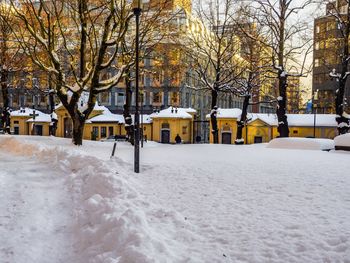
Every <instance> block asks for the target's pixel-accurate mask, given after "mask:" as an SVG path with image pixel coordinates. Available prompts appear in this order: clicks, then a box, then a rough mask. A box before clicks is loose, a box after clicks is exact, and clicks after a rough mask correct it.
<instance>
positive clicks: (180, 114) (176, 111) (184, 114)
mask: <svg viewBox="0 0 350 263" xmlns="http://www.w3.org/2000/svg"><path fill="white" fill-rule="evenodd" d="M189 112H190V113H194V112H197V111H196V110H194V109H192V108H174V107H169V108H167V109H165V110H161V111H160V112H158V113H152V114H151V116H150V117H151V118H152V119H155V118H178V119H192V115H191V114H189Z"/></svg>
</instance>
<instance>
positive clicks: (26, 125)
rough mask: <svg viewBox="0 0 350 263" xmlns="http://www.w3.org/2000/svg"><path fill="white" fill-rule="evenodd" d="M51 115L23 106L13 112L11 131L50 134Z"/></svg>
mask: <svg viewBox="0 0 350 263" xmlns="http://www.w3.org/2000/svg"><path fill="white" fill-rule="evenodd" d="M50 123H51V117H50V115H49V114H45V113H43V112H41V111H38V110H34V109H30V108H21V109H20V110H16V111H12V112H11V131H12V132H13V134H16V135H39V136H41V135H43V136H48V135H49V129H50Z"/></svg>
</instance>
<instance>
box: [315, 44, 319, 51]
mask: <svg viewBox="0 0 350 263" xmlns="http://www.w3.org/2000/svg"><path fill="white" fill-rule="evenodd" d="M319 49H320V42H316V43H315V50H319Z"/></svg>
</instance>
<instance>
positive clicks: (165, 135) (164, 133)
mask: <svg viewBox="0 0 350 263" xmlns="http://www.w3.org/2000/svg"><path fill="white" fill-rule="evenodd" d="M161 135H162V137H161V143H170V130H162V132H161Z"/></svg>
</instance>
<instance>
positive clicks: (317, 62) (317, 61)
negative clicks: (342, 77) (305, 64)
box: [314, 58, 320, 67]
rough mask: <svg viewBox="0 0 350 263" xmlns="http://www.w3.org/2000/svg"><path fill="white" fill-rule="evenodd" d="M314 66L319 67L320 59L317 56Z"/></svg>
mask: <svg viewBox="0 0 350 263" xmlns="http://www.w3.org/2000/svg"><path fill="white" fill-rule="evenodd" d="M314 66H315V67H319V66H320V60H319V59H318V58H315V64H314Z"/></svg>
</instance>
